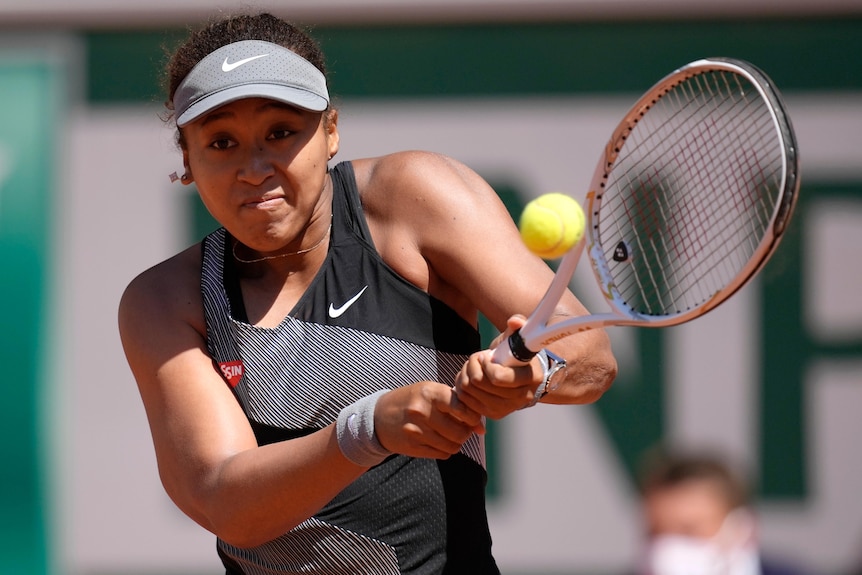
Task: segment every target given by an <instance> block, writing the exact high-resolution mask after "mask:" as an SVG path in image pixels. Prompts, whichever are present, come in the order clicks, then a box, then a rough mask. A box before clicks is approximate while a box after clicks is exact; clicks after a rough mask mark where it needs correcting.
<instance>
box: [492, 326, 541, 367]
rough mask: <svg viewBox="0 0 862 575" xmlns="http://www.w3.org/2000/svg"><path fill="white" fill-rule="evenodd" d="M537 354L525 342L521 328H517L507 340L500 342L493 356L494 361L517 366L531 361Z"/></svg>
mask: <svg viewBox="0 0 862 575" xmlns="http://www.w3.org/2000/svg"><path fill="white" fill-rule="evenodd" d="M535 355H536V352H535V351H532V350H531V349H529V348H528V347H527V345H526V343H524V338H523V337H521V330H517V331H515V333H513V334H512V335H510V336H509V337H508V338H507V339H506V341H505V342H500V345H498V346H497V347H496V348H494V355H493V356H492V358H493V360H494V363H499V364H501V365H509V366H515V365H526V364H528V363H530V360H531V359H533V357H535Z"/></svg>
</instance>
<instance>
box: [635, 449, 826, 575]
mask: <svg viewBox="0 0 862 575" xmlns="http://www.w3.org/2000/svg"><path fill="white" fill-rule="evenodd" d="M639 487H640V494H641V503H642V511H643V521H644V526H643V527H644V533H645V535H646V538H645V546H644V549H643V552H642V555H641V557H640V562H639V565H638V567H637V575H803V574H808V575H810V573H809V572H808V571H803V570H800V569H799V568H797V567H795V566H792V565H790V564H788V563H787V562H786V561H779V560H777V559H776V558H775V557H772V556H768V555H766V554H764V553H763V552H762V549H761V545H760V541H759V538H758V525H757V519H756V516H755V513H754V511H753V509H752V508H751V503H750V495H749V486H748V484H747V482H746V481H745V480H744V479H743V477H742V476H741V474H739V473H738V472H736V471H735V470H734V469H732V468H731V466H730V465H729V464H728V463H727V462H726V461H725V460H724V459H723V458H721V457H719V456H717V455H714V454H709V453H692V452H682V451H668V450H658V451H655V452H650V453H649V454H648V455H647V456H646V457H645V458H644V461H643V466H642V469H641V474H640V477H639Z"/></svg>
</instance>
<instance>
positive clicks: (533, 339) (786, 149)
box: [494, 58, 800, 365]
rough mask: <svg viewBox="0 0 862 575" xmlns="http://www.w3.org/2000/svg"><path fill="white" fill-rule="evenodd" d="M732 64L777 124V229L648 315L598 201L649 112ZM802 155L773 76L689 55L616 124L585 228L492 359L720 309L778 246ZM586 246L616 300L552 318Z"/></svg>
mask: <svg viewBox="0 0 862 575" xmlns="http://www.w3.org/2000/svg"><path fill="white" fill-rule="evenodd" d="M713 71H727V72H731V73H733V74H737V75H740V76H742V77H743V78H745V79H746V80H747V81H748V82H750V83H751V85H752V86H753V87H754V88H755V89H756V90H757V91H758V93H759V95H760V97H761V98H762V99H763V100H765V101H766V102H767V104H768V105H767V109H768V110H769V113H770V115H771V119H772V124H773V127H774V128H775V129H776V130H777V131H778V136H779V137H778V140H779V141H780V142H781V145H782V148H783V153H782V154H781V157H782V181H781V186H780V188H781V191H780V194H781V195H780V198H779V201H777V202H776V205H775V207H774V209H773V213H772V216H771V219H770V224H771V233H766V234H764V237H763V238H762V239H761V242H760V244H759V245H758V246H757V248H756V249H755V251H754V253H753V254H752V256H751V258H750V259H749V261H748V262H747V264H746V265H745V266H744V267H743V269H742V270H741V271H740V273H739V274H737V276H736V278H735V279H734V280H733V281H731V282H730V283H728V284H727V285H726V286H725V287H724V288H722V289H720V290H718V291H717V292H716V293H714V294H713V295H712V296H711V297H710V298H708V299H707V300H706V301H704V302H702V303H701V304H699V305H697V306H695V307H693V308H691V309H687V310H685V311H682V312H677V313H673V314H665V315H644V314H641V313H638V312H637V311H635V310H634V309H632V308H631V307H630V306H628V305H627V304H626V303H625V300H624V298H623V297H622V296H621V295H620V293H619V290H618V289H617V287H616V285H615V284H614V281H613V277H612V275H611V272H610V269H609V267H608V263H607V260H606V258H605V255H604V250H603V249H602V246H601V244H600V243H599V241H598V237H597V232H598V222H597V218H598V216H599V208H600V206H601V201H602V197H603V193H604V189H605V185H606V184H607V181H608V177H609V175H610V173H611V170H612V168H613V166H614V163H615V162H616V160H617V157H618V156H619V153H620V151H621V150H622V147H623V145H624V144H625V141H626V138H627V137H628V136H629V134H630V133H631V132H632V130H633V129H634V127H635V126H636V125H637V123H638V122H639V121H640V120H641V118H643V116H644V115H645V114H646V113H647V112H648V111H649V110H650V109H651V108H652V107H653V106H654V105H655V104H656V103H657V102H658V101H659V100H660V99H661V98H662V97H663V96H664V95H665V94H667V93H668V92H670V91H671V90H672V89H673V88H674V87H675V86H677V85H679V84H680V83H682V82H684V81H686V80H689V79H690V78H692V77H694V76H697V75H699V74H701V73H704V72H713ZM799 183H800V180H799V155H798V147H797V144H796V137H795V134H794V131H793V127H792V125H791V123H790V118H789V116H788V114H787V111H786V107H785V104H784V102H783V100H782V98H781V95H780V94H779V92H778V90H777V89H776V88H775V86H774V85H773V83H772V81H771V80H770V79H769V78H768V77H767V76H766V74H765V73H763V72H762V71H761V70H760V69H759V68H757V67H756V66H754V65H752V64H750V63H748V62H745V61H742V60H735V59H731V58H706V59H701V60H697V61H694V62H691V63H689V64H687V65H685V66H683V67H681V68H678V69H677V70H674V71H673V72H671V73H670V74H668V75H667V76H665V77H664V78H662V79H661V80H659V81H658V82H657V83H656V84H655V85H653V87H652V88H650V89H649V90H648V91H647V92H645V93H644V95H643V96H641V98H640V99H639V100H638V101H637V102H636V103H635V104H634V105H633V106H632V107H631V108H630V109H629V111H628V113H627V114H626V115H625V116H624V118H623V120H622V121H621V122H620V123H619V124H618V125H617V127H616V129H615V130H614V132H613V134H612V135H611V137H610V139H609V140H608V143H607V144H606V146H605V148H604V150H603V153H602V155H601V158H600V160H599V162H598V165H597V166H596V170H595V173H594V175H593V179H592V182H591V184H590V188H589V190H590V191H589V192H588V193H587V196H586V202H585V204H586V210H585V212H586V217H587V221H586V233H585V234H584V237H582V238H581V239H580V241H578V242H577V244H575V246H573V247H572V249H571V250H569V252H567V253H566V255H565V256H564V257H563V258H562V260H560V264H559V266H558V268H557V271H556V273H555V275H554V279H553V281H552V282H551V285H550V286H549V288H548V290H547V292H546V293H545V295H544V297H543V298H542V300H541V302H540V303H539V305H538V306H537V307H536V309H535V310H534V311H533V313H532V314H531V315H530V317H529V318H528V319H527V322H526V323H525V324H524V326H523V327H522V328H521V329H520V330H518V331H517V332H515V333H514V334H512V335H511V336H510V337H509V340H508V345H498V346H497V348H496V349H495V351H494V360H495V361H497V362H498V363H503V364H507V365H517V364H525V363H528V362H529V361H530V360H531V359H532V357H533V356H534V355H535V354H536V353H537V352H538V351H539V350H541V349H542V348H543V347H545V346H547V345H550V344H551V343H553V342H555V341H557V340H560V339H562V338H565V337H568V336H570V335H572V334H575V333H579V332H582V331H586V330H590V329H595V328H600V327H608V326H611V325H618V326H640V327H667V326H673V325H678V324H681V323H684V322H687V321H691V320H693V319H695V318H697V317H700V316H702V315H703V314H705V313H707V312H708V311H710V310H712V309H715V308H716V307H717V306H718V305H719V304H721V303H722V302H724V301H726V300H727V299H728V298H729V297H731V296H732V295H733V294H735V293H736V292H737V291H739V289H741V288H742V287H743V286H744V285H746V284H747V283H748V282H749V281H750V280H751V279H752V278H753V277H754V276H755V275H756V274H757V273H758V272H759V271H760V270H761V269H762V268H763V266H764V265H765V264H766V262H767V261H768V260H769V258H770V257H771V255H772V254H773V253H774V251H775V249H776V247H777V246H778V244H779V242H780V240H781V238H782V236H783V234H784V232H785V231H786V229H787V224H788V222H789V220H790V217H791V215H792V213H793V209H794V207H795V205H796V200H797V198H798V195H799ZM585 250H586V251H587V253H588V257H589V259H590V263H591V264H592V265H591V267H592V269H593V273H594V275H595V278H596V281H597V283H598V285H599V287H600V291H601V292H602V294H603V295H604V297H605V299H606V300H607V303H608V306H609V307H610V308H611V310H612V311H611V312H610V313H599V314H594V315H588V316H581V317H573V318H569V319H566V320H563V321H560V322H557V323H554V324H551V325H549V323H548V322H549V320H550V318H551V317H552V315H553V313H554V310H555V309H556V306H557V303H558V302H559V300H560V298H561V297H562V296H563V293H564V292H565V290H566V289H568V287H569V284H570V282H571V279H572V276H573V274H574V272H575V269H576V268H577V266H578V262H579V260H580V258H581V254H582V253H583V252H584V251H585Z"/></svg>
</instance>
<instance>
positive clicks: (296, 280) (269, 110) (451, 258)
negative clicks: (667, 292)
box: [119, 14, 616, 575]
mask: <svg viewBox="0 0 862 575" xmlns="http://www.w3.org/2000/svg"><path fill="white" fill-rule="evenodd" d="M167 85H168V95H167V108H168V110H169V113H170V119H171V120H172V121H173V122H175V125H176V126H177V141H178V144H179V149H180V150H181V152H182V160H183V162H184V168H185V170H184V173H183V174H182V175H181V177H180V179H181V180H182V182H183V183H184V184H186V185H189V184H194V185H195V186H196V188H197V191H198V193H199V194H200V197H201V199H202V200H203V202H204V204H205V205H206V207H207V208H208V210H209V211H210V213H211V214H212V215H213V216H214V217H215V219H216V220H218V222H219V223H220V224H221V225H222V226H223V227H222V228H220V229H219V230H217V231H216V232H214V233H212V234H210V235H209V236H207V237H206V238H205V239H204V240H203V241H202V242H201V243H200V244H198V245H194V246H192V247H190V248H189V249H186V250H184V251H182V252H181V253H179V254H177V255H175V256H174V257H171V258H170V259H168V260H166V261H164V262H162V263H160V264H158V265H156V266H155V267H153V268H151V269H149V270H147V271H145V272H143V273H142V274H141V275H140V276H139V277H137V278H136V279H134V280H133V281H132V282H131V284H130V285H129V286H128V288H127V290H126V292H125V293H124V295H123V298H122V302H121V304H120V311H119V324H120V332H121V336H122V341H123V345H124V349H125V353H126V356H127V359H128V362H129V365H130V366H131V368H132V371H133V373H134V376H135V378H136V380H137V383H138V386H139V389H140V393H141V397H142V399H143V403H144V405H145V407H146V412H147V415H148V418H149V423H150V428H151V432H152V437H153V442H154V444H155V450H156V455H157V459H158V465H159V473H160V475H161V479H162V482H163V484H164V487H165V489H166V491H167V492H168V494H169V495H170V496H171V498H172V499H173V501H174V502H175V503H176V504H177V505H178V506H179V508H180V509H182V510H183V511H184V512H185V513H186V514H187V515H188V516H189V517H191V518H192V519H194V520H195V521H197V522H198V523H199V524H200V525H201V526H203V527H204V528H206V529H208V530H210V531H211V532H212V533H214V534H215V535H216V536H217V541H218V543H217V548H218V553H219V555H220V557H221V559H222V561H223V563H224V565H225V568H226V572H227V573H229V574H240V573H242V574H249V575H250V574H264V573H266V574H272V573H320V574H323V573H326V574H344V575H348V574H349V575H356V574H359V573H368V574H374V575H381V574H387V573H393V574H395V573H411V574H414V573H415V574H418V573H429V574H430V573H470V574H474V575H476V574H482V573H497V572H498V570H497V567H496V565H495V562H494V559H493V556H492V553H491V537H490V534H489V528H488V523H487V519H486V513H485V499H484V493H483V492H484V484H485V481H486V473H485V469H484V449H483V443H482V441H483V438H482V433H484V427H483V419H482V416H488V417H492V418H500V417H504V416H506V415H508V414H510V413H512V412H514V411H517V410H519V409H521V408H524V407H525V406H528V405H530V404H532V403H534V402H535V401H537V400H539V399H541V401H543V402H549V403H561V404H575V403H587V402H591V401H594V400H596V399H597V398H598V397H599V396H600V395H601V394H602V393H603V392H604V391H605V390H606V389H607V387H608V386H609V385H610V383H611V381H612V379H613V377H614V375H615V371H616V364H615V361H614V358H613V356H612V354H611V351H610V348H609V344H608V340H607V338H606V334H605V333H604V332H602V331H601V330H596V331H592V332H589V333H587V334H583V335H582V336H578V337H574V338H569V339H568V340H567V341H563V342H559V343H558V344H555V345H554V349H553V350H548V352H547V353H545V352H543V353H540V354H539V356H537V358H535V359H534V360H533V361H532V363H531V364H530V365H527V366H523V367H519V368H509V367H503V366H500V365H496V364H492V363H491V362H490V360H489V355H490V354H489V353H487V352H481V344H480V339H479V335H478V332H477V315H478V313H479V312H481V313H483V314H484V315H485V316H487V317H488V318H489V320H490V321H492V322H493V323H494V325H496V326H497V327H498V328H499V329H500V330H501V331H504V332H506V333H508V332H510V331H511V330H512V329H514V328H516V327H518V326H520V325H521V323H522V321H523V319H522V318H520V317H519V316H517V315H516V314H517V313H518V312H523V311H525V310H530V309H532V308H533V307H534V306H535V305H536V303H537V302H538V301H539V299H540V298H541V296H542V294H543V292H544V290H545V288H546V287H547V285H548V283H549V282H550V280H551V277H552V272H551V270H550V269H549V268H548V267H547V265H546V264H545V263H544V262H542V261H541V260H539V259H538V258H536V257H535V256H533V255H531V254H530V253H529V252H528V251H527V250H526V249H525V248H524V247H523V246H522V244H521V242H520V241H519V235H518V232H517V229H516V227H515V226H514V224H513V222H512V220H511V218H510V216H509V215H508V213H507V212H506V210H505V209H504V207H503V205H502V204H501V202H500V201H499V199H498V197H497V196H496V194H495V193H494V191H493V190H492V189H491V188H490V187H489V186H488V184H486V183H485V182H484V181H483V180H482V179H481V178H480V177H479V176H477V175H476V174H475V173H474V172H473V171H471V170H470V169H469V168H467V167H466V166H464V165H462V164H461V163H459V162H457V161H455V160H453V159H450V158H447V157H442V156H440V155H435V154H432V153H423V152H402V153H395V154H392V155H388V156H384V157H379V158H373V159H361V160H354V161H346V162H343V163H339V164H337V165H334V166H330V160H332V158H333V157H334V156H335V155H336V154H337V152H338V150H339V133H338V113H337V111H336V110H335V108H334V107H333V106H332V104H331V101H330V96H329V93H328V89H327V83H326V77H325V68H324V61H323V56H322V54H321V52H320V50H319V48H318V46H317V45H316V43H315V42H314V41H313V40H312V39H311V38H310V37H309V36H308V35H306V34H305V33H304V32H303V31H301V30H300V29H298V28H296V27H294V26H293V25H291V24H289V23H287V22H285V21H283V20H281V19H278V18H275V17H273V16H271V15H268V14H251V15H247V14H245V15H239V16H229V17H226V18H223V19H221V20H218V21H214V22H211V23H210V24H208V25H207V26H205V27H204V28H202V29H199V30H197V31H195V32H193V33H191V34H190V36H189V38H188V39H187V41H186V42H185V43H184V44H182V45H181V46H180V47H179V48H178V50H177V51H176V52H175V53H174V54H173V56H172V59H171V61H170V63H169V65H168V69H167ZM512 137H513V140H514V141H513V145H517V134H513V136H512ZM585 312H586V310H585V309H584V307H583V306H582V305H581V304H580V303H579V302H578V301H577V299H576V298H575V297H574V296H573V295H572V294H567V296H566V298H565V299H564V300H563V301H562V302H561V304H560V306H559V310H558V313H559V314H560V316H561V317H565V316H570V315H574V314H584V313H585ZM456 382H458V384H459V385H460V386H461V389H462V391H461V396H462V398H461V400H459V399H458V397H457V395H456V391H455V387H454V384H455V383H456ZM552 388H553V391H551V392H550V393H547V394H545V395H542V392H541V391H540V389H541V390H548V389H552ZM540 396H541V397H540ZM549 496H558V495H551V494H549ZM537 527H538V526H537Z"/></svg>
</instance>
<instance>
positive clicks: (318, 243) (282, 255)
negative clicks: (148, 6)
mask: <svg viewBox="0 0 862 575" xmlns="http://www.w3.org/2000/svg"><path fill="white" fill-rule="evenodd" d="M330 231H332V220H330V221H329V227H328V228H326V233H325V234H323V237H322V238H320V239H319V240H318V241H317V243H316V244H314V245H313V246H311V247H310V248H305V249H303V250H299V251H297V252H288V253H286V254H278V255H276V256H263V257H262V258H257V259H254V260H244V259H242V258H241V257H239V256H238V255H237V253H236V246H238V245H239V242H238V241H236V240H234V242H233V249H232V250H231V251H232V252H233V258H234V259H235V260H236V261H238V262H240V263H243V264H256V263H258V262H265V261H267V260H275V259H278V258H286V257H289V256H298V255H302V254H307V253H308V252H310V251H312V250H315V249H317V248H319V247H320V246H321V244H323V240H325V239H326V238H328V237H329V232H330Z"/></svg>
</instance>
